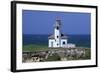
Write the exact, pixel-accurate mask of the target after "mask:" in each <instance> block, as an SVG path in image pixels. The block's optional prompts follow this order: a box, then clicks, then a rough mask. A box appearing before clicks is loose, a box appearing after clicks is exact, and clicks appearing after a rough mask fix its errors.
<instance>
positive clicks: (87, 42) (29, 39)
mask: <svg viewBox="0 0 100 73" xmlns="http://www.w3.org/2000/svg"><path fill="white" fill-rule="evenodd" d="M67 36H68V43H73V44H76V46H77V47H87V48H90V47H91V36H90V35H67ZM48 37H49V35H32V34H23V45H30V44H36V45H47V46H48Z"/></svg>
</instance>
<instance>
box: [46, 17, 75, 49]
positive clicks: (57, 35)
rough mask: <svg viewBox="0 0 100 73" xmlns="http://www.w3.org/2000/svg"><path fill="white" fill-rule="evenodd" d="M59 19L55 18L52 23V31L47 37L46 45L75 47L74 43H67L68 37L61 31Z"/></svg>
mask: <svg viewBox="0 0 100 73" xmlns="http://www.w3.org/2000/svg"><path fill="white" fill-rule="evenodd" d="M61 26H62V23H61V20H60V18H58V17H57V18H56V21H55V24H54V33H53V34H52V35H50V36H49V37H48V47H51V48H59V47H62V48H70V47H71V48H72V47H75V44H72V43H68V37H67V36H66V35H64V34H62V32H61Z"/></svg>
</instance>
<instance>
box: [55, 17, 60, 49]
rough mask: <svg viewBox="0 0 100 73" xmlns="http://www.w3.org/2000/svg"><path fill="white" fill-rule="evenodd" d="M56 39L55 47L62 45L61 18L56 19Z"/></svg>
mask: <svg viewBox="0 0 100 73" xmlns="http://www.w3.org/2000/svg"><path fill="white" fill-rule="evenodd" d="M54 39H55V47H61V45H60V44H61V20H60V19H59V18H57V19H56V23H55V25H54Z"/></svg>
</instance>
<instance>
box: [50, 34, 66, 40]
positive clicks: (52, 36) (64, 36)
mask: <svg viewBox="0 0 100 73" xmlns="http://www.w3.org/2000/svg"><path fill="white" fill-rule="evenodd" d="M67 38H68V37H67V36H66V35H63V34H61V39H67ZM48 39H54V34H53V35H50V36H49V37H48Z"/></svg>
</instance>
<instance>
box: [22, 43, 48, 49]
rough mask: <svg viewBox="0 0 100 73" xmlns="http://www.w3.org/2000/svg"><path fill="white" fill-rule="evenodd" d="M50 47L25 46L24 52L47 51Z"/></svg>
mask: <svg viewBox="0 0 100 73" xmlns="http://www.w3.org/2000/svg"><path fill="white" fill-rule="evenodd" d="M47 48H48V46H46V45H33V44H31V45H24V46H23V51H38V50H45V49H47Z"/></svg>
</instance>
